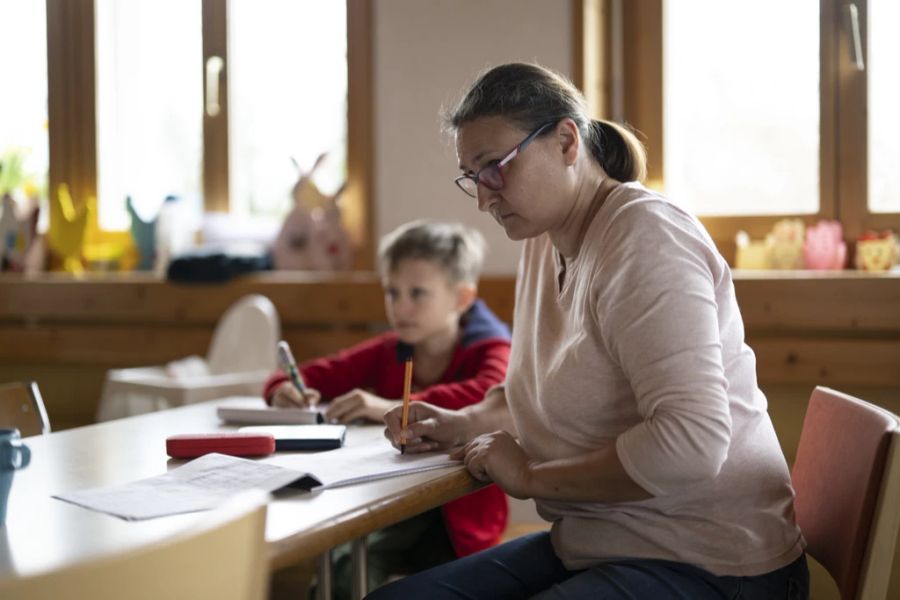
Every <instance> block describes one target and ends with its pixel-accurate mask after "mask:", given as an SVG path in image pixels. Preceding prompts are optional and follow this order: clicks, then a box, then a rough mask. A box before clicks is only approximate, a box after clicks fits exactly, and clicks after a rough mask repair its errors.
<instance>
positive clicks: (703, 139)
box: [585, 0, 900, 257]
mask: <svg viewBox="0 0 900 600" xmlns="http://www.w3.org/2000/svg"><path fill="white" fill-rule="evenodd" d="M585 1H586V2H588V1H590V0H585ZM604 6H606V8H607V10H605V11H604V12H603V13H602V17H601V18H602V23H601V27H602V29H601V31H603V32H604V33H605V39H606V40H607V41H606V43H605V44H604V46H603V48H602V49H603V51H604V53H605V56H606V59H605V61H606V62H605V63H604V67H603V68H604V70H605V71H606V73H607V77H606V80H607V81H608V82H611V87H612V88H614V89H613V90H612V91H611V92H610V90H607V89H603V90H598V91H597V92H598V94H599V95H600V96H604V95H605V96H606V97H607V98H608V100H606V101H605V103H604V105H603V106H604V107H605V109H606V110H604V114H606V115H608V116H610V117H612V118H616V119H619V120H624V121H626V122H628V123H630V124H631V125H632V126H634V127H635V128H636V129H637V130H638V131H639V132H640V133H641V134H642V135H643V136H644V138H645V139H644V141H645V144H646V145H647V148H648V156H649V160H650V164H649V180H650V181H649V183H650V184H651V185H653V186H655V187H661V188H663V189H664V190H665V191H666V192H667V193H669V194H670V195H673V196H677V197H679V198H681V199H682V200H683V201H685V202H686V203H687V204H688V205H690V206H692V207H693V209H694V210H695V211H696V212H697V213H698V214H699V215H700V216H701V218H702V219H703V221H704V222H705V223H706V225H707V227H708V228H709V230H710V232H711V233H712V235H713V237H714V238H715V239H716V242H717V243H718V244H719V247H720V249H722V251H723V254H725V256H726V257H731V256H732V253H733V249H734V235H735V233H736V232H737V231H738V230H739V229H744V230H747V231H749V232H750V234H751V236H753V237H762V236H763V235H765V234H766V233H767V232H768V231H769V230H770V229H771V227H772V224H773V223H774V222H775V221H776V220H777V219H779V218H783V217H785V216H798V217H801V218H803V219H804V220H805V221H806V222H807V223H808V224H811V223H813V222H815V221H816V220H818V219H822V218H837V219H839V220H840V221H841V223H842V224H843V226H844V235H845V238H847V239H848V240H855V239H856V238H857V237H858V236H859V235H860V234H861V233H862V232H863V231H864V230H866V229H885V228H893V229H895V230H900V171H898V169H897V168H896V165H897V164H898V161H900V136H898V135H897V131H900V114H898V111H897V110H896V108H895V107H896V106H897V105H900V83H898V78H897V77H896V73H897V71H898V67H900V40H898V38H897V36H896V35H894V34H893V31H892V30H891V29H892V27H893V24H895V23H896V22H897V21H898V19H900V5H898V4H897V3H896V2H894V1H893V0H859V1H857V2H855V3H847V2H844V1H839V0H804V1H802V2H788V3H784V2H778V1H777V0H761V1H759V2H754V3H738V2H727V3H723V2H715V1H713V0H694V1H693V2H688V3H681V2H674V1H673V0H629V1H624V0H608V1H607V2H606V3H605V4H604ZM854 13H855V15H854ZM585 80H589V78H588V77H587V76H585ZM590 92H591V90H588V93H589V95H590ZM595 95H597V94H595Z"/></svg>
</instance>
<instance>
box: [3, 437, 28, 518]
mask: <svg viewBox="0 0 900 600" xmlns="http://www.w3.org/2000/svg"><path fill="white" fill-rule="evenodd" d="M20 437H21V436H20V435H19V430H18V429H0V526H2V525H3V524H4V523H6V502H7V500H9V489H10V488H11V487H12V480H13V473H15V472H16V469H22V468H25V467H27V466H28V463H29V462H30V461H31V450H29V449H28V446H26V445H25V444H23V443H22V440H21V439H20Z"/></svg>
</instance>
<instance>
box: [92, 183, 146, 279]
mask: <svg viewBox="0 0 900 600" xmlns="http://www.w3.org/2000/svg"><path fill="white" fill-rule="evenodd" d="M86 207H87V214H88V218H87V225H86V227H85V233H84V247H83V250H82V256H83V257H84V260H85V262H86V263H87V264H88V267H89V268H95V267H99V268H103V267H107V268H108V267H113V268H115V267H118V269H119V270H122V271H130V270H132V269H134V268H135V266H137V263H138V258H139V257H138V250H137V247H136V246H135V244H134V240H133V239H132V237H131V232H130V231H126V230H122V231H108V230H105V229H101V228H100V217H99V214H98V212H97V199H96V198H94V197H93V196H91V197H89V198H88V200H87V205H86Z"/></svg>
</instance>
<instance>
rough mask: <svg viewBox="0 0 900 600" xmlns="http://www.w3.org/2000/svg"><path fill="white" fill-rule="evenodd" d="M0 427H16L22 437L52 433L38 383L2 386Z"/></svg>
mask: <svg viewBox="0 0 900 600" xmlns="http://www.w3.org/2000/svg"><path fill="white" fill-rule="evenodd" d="M0 427H15V428H16V429H18V430H19V433H21V434H22V437H27V436H29V435H38V434H41V433H50V420H49V419H48V418H47V410H46V409H45V408H44V400H43V398H41V392H40V390H38V386H37V383H35V382H34V381H17V382H13V383H4V384H0Z"/></svg>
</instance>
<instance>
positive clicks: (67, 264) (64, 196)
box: [47, 183, 91, 274]
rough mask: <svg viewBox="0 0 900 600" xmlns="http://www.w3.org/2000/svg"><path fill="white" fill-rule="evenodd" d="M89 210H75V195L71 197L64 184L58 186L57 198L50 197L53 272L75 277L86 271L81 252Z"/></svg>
mask: <svg viewBox="0 0 900 600" xmlns="http://www.w3.org/2000/svg"><path fill="white" fill-rule="evenodd" d="M90 210H91V207H90V206H88V205H87V204H85V205H84V206H82V207H81V209H80V210H75V204H74V203H73V202H72V196H71V195H69V186H68V185H66V184H65V183H61V184H59V190H58V191H57V194H56V197H55V199H54V197H53V196H52V195H51V196H50V227H49V229H48V231H47V246H48V247H49V249H50V252H51V253H52V255H53V256H52V257H51V270H55V271H59V270H63V271H67V272H69V273H74V274H81V273H83V272H84V263H83V262H82V259H81V251H82V249H83V248H84V234H85V231H86V229H87V222H88V216H89V215H88V213H89V212H90ZM54 259H55V260H54ZM60 267H61V269H60Z"/></svg>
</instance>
